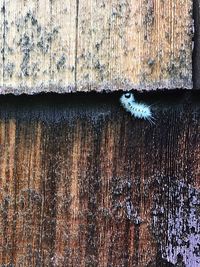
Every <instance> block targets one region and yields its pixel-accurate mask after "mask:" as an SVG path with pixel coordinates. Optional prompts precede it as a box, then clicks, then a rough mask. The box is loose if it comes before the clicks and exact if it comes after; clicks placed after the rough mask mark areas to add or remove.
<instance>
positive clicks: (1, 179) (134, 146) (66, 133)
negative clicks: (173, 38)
mask: <svg viewBox="0 0 200 267" xmlns="http://www.w3.org/2000/svg"><path fill="white" fill-rule="evenodd" d="M139 97H141V96H139ZM150 98H151V95H150ZM179 98H180V94H177V95H175V96H174V95H173V99H179ZM195 98H196V97H194V99H192V100H191V99H190V100H188V101H185V102H181V101H179V100H178V101H179V103H178V105H177V106H175V105H173V103H172V102H170V105H168V104H166V103H164V104H163V103H162V101H161V103H160V104H157V105H154V106H153V107H152V108H153V112H154V114H155V116H156V124H155V125H150V124H149V123H148V122H145V121H140V120H136V119H134V118H132V117H131V116H130V115H129V114H128V113H126V112H125V111H124V110H123V109H122V107H120V105H119V103H118V96H116V95H110V96H109V95H108V97H105V98H102V97H101V96H99V95H97V96H95V97H94V98H93V97H90V96H83V97H79V96H77V97H75V96H73V97H72V96H65V97H64V98H63V97H60V98H59V97H58V96H57V97H56V99H57V100H56V101H58V102H57V103H56V104H55V100H54V97H53V100H51V98H50V100H47V99H46V100H44V97H43V100H42V101H41V100H40V96H38V97H35V98H34V97H32V98H26V97H24V98H23V97H22V98H17V99H16V98H15V99H13V98H12V97H7V98H1V99H0V102H1V103H0V104H1V105H0V147H1V150H0V211H1V213H0V264H1V265H2V266H3V264H13V265H14V266H73V267H75V266H77V267H78V266H81V267H83V266H87V267H89V266H90V267H92V266H100V267H104V266H106V267H122V266H127V267H129V266H130V267H132V266H139V267H143V266H144V267H145V266H198V265H197V262H198V260H199V254H198V247H199V241H198V238H199V232H198V231H199V230H198V223H197V220H198V216H199V208H198V205H199V201H200V200H199V186H200V184H199V174H200V172H199V170H200V165H199V155H200V146H199V144H200V142H199V130H200V129H199V128H200V124H199V121H200V118H199V107H198V104H199V102H198V101H199V100H198V101H197V100H195ZM21 99H22V100H21ZM23 99H25V100H23ZM34 99H35V100H34ZM63 99H64V100H63ZM86 99H89V100H86ZM94 99H96V100H95V101H96V102H94ZM107 99H108V100H107ZM97 100H98V101H97ZM194 100H195V101H196V102H195V101H194ZM26 102H27V103H26ZM181 261H182V262H185V265H175V264H178V263H180V262H181ZM164 262H168V263H166V264H168V265H164V264H165V263H164ZM170 262H171V265H169V264H170ZM156 264H157V265H156ZM192 264H193V265H192ZM194 264H196V265H194Z"/></svg>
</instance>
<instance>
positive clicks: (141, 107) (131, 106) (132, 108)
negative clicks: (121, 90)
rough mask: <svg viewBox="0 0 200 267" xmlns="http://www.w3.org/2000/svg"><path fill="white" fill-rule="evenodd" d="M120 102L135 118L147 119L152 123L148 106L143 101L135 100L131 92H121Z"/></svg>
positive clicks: (152, 119)
mask: <svg viewBox="0 0 200 267" xmlns="http://www.w3.org/2000/svg"><path fill="white" fill-rule="evenodd" d="M120 102H121V104H122V106H123V107H124V108H125V109H126V111H128V112H130V113H131V115H133V116H134V117H135V118H138V119H144V120H148V121H149V122H150V123H154V118H153V116H152V112H151V109H150V106H147V105H146V104H144V103H137V102H135V98H134V95H133V94H132V93H125V94H123V95H122V96H121V97H120Z"/></svg>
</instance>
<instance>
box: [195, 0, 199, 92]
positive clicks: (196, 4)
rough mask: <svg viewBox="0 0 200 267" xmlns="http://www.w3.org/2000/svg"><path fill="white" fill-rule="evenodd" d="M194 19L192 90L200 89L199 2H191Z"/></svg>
mask: <svg viewBox="0 0 200 267" xmlns="http://www.w3.org/2000/svg"><path fill="white" fill-rule="evenodd" d="M193 18H194V29H195V30H194V51H193V82H194V89H200V64H199V62H200V53H199V51H200V26H199V25H200V1H199V0H194V1H193Z"/></svg>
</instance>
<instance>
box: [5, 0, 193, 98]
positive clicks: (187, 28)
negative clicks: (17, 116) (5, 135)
mask: <svg viewBox="0 0 200 267" xmlns="http://www.w3.org/2000/svg"><path fill="white" fill-rule="evenodd" d="M0 12H1V16H0V34H1V36H0V51H1V55H0V72H1V75H0V93H1V94H5V93H14V94H20V93H27V94H32V93H37V92H41V91H46V92H49V91H53V92H59V93H62V92H70V91H91V90H96V91H102V90H111V91H114V90H119V89H123V90H129V89H131V88H134V89H138V90H143V89H146V90H153V89H157V88H168V89H173V88H192V60H191V57H192V1H191V0H179V1H176V0H171V1H163V0H131V1H128V0H122V1H121V0H109V1H105V0H100V1H91V0H85V1H78V0H77V1H74V0H68V1H64V0H56V1H51V0H43V1H33V0H15V1H12V0H0Z"/></svg>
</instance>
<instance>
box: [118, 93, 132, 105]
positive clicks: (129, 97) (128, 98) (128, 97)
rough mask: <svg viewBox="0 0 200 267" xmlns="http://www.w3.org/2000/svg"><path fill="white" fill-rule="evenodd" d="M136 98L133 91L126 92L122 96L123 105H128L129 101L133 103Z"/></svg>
mask: <svg viewBox="0 0 200 267" xmlns="http://www.w3.org/2000/svg"><path fill="white" fill-rule="evenodd" d="M134 101H135V98H134V95H133V94H132V93H129V92H128V93H125V94H123V95H122V96H121V97H120V102H121V103H122V105H126V104H127V103H131V102H134Z"/></svg>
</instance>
